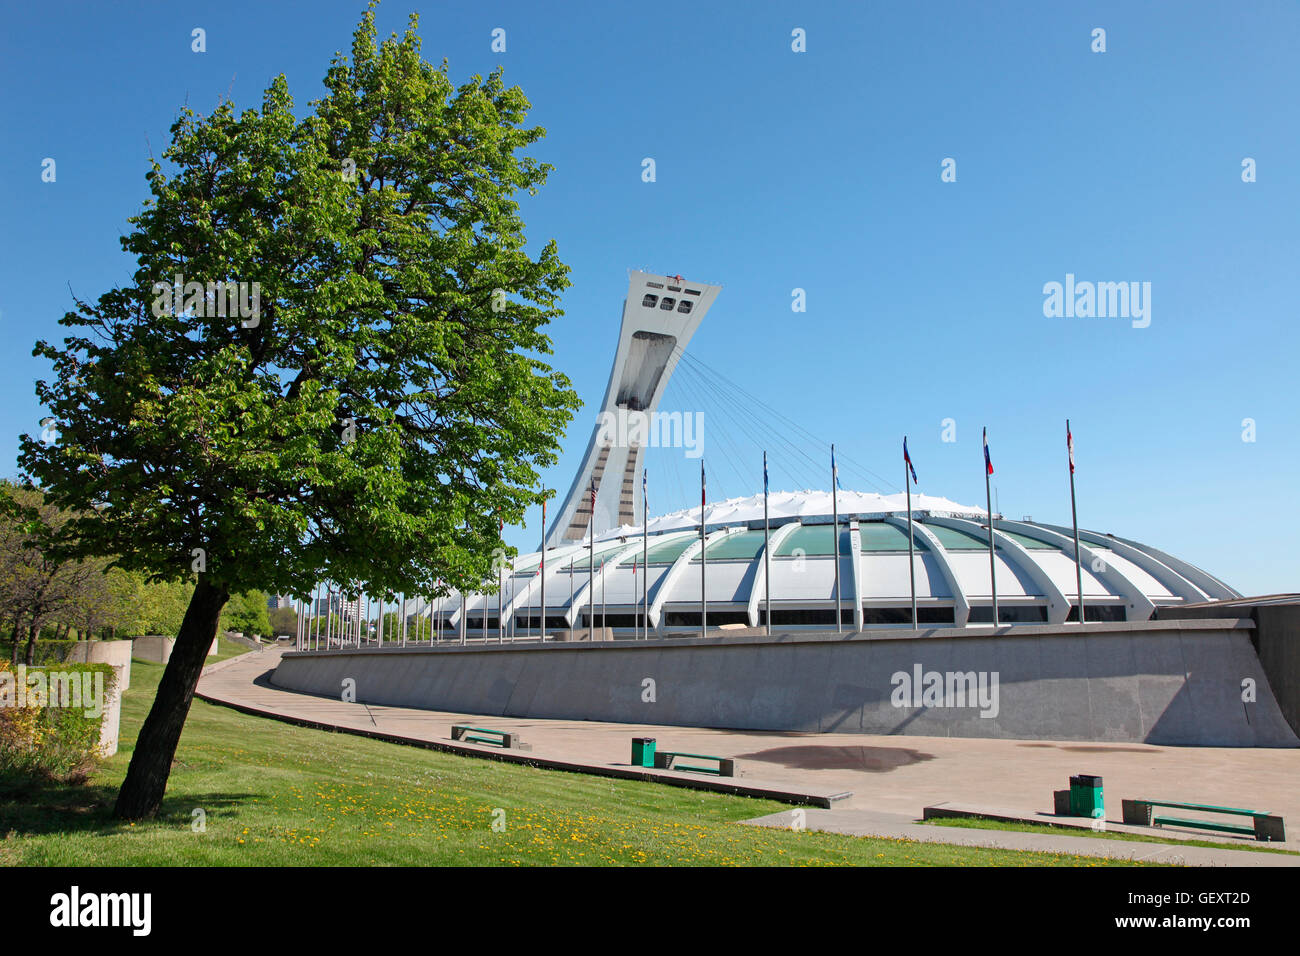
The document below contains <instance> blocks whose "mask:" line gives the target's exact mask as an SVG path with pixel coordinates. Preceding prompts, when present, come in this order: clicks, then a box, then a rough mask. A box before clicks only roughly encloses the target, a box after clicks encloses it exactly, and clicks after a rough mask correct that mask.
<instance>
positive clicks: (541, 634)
mask: <svg viewBox="0 0 1300 956" xmlns="http://www.w3.org/2000/svg"><path fill="white" fill-rule="evenodd" d="M540 568H541V573H542V580H541V583H540V585H539V588H540V590H541V592H542V621H541V627H540V628H539V629H538V633H537V636H538V637H539V638H540V639H541V640H543V641H545V640H546V489H545V488H543V489H542V563H541V565H540Z"/></svg>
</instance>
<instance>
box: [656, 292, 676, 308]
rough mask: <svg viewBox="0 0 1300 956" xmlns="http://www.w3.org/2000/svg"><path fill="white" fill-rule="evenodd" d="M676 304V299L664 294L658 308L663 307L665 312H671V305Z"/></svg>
mask: <svg viewBox="0 0 1300 956" xmlns="http://www.w3.org/2000/svg"><path fill="white" fill-rule="evenodd" d="M676 304H677V300H676V299H674V298H673V297H672V296H670V295H666V296H664V298H663V301H662V302H660V303H659V308H661V309H663V310H664V311H665V312H671V311H672V310H673V306H675V305H676Z"/></svg>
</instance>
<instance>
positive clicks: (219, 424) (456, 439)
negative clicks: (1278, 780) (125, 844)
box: [21, 6, 578, 819]
mask: <svg viewBox="0 0 1300 956" xmlns="http://www.w3.org/2000/svg"><path fill="white" fill-rule="evenodd" d="M415 26H416V20H415V17H414V16H413V17H412V18H411V25H410V28H409V29H408V30H407V32H406V33H405V34H404V35H403V36H401V37H396V36H395V37H393V38H391V39H389V40H386V41H384V42H383V43H382V44H381V43H378V42H377V40H376V32H375V27H374V10H373V6H372V7H371V9H370V10H368V11H367V12H366V14H365V15H364V17H363V19H362V22H361V24H360V25H359V27H358V28H357V30H356V33H355V35H354V37H353V43H352V51H351V57H350V59H349V58H348V57H345V56H344V55H342V54H339V55H337V56H336V57H335V59H334V60H333V62H332V64H331V66H330V68H329V71H328V73H327V75H326V78H325V95H324V97H323V98H322V99H321V100H320V101H318V102H316V103H315V104H314V106H313V109H312V110H311V111H310V113H309V114H308V115H306V116H305V117H304V118H303V119H301V120H299V119H297V118H296V117H295V116H294V114H293V111H292V107H293V103H292V100H291V98H290V96H289V91H288V83H287V81H286V80H285V78H284V77H283V76H279V77H276V78H275V79H274V80H273V81H272V83H271V85H270V87H269V88H268V89H267V90H266V92H265V95H264V97H263V101H262V106H261V109H260V110H246V111H244V112H242V113H239V114H236V112H235V110H234V108H233V107H232V106H231V105H230V104H229V103H223V104H222V105H220V106H219V107H218V108H217V109H216V110H215V111H214V112H213V113H212V114H211V115H209V116H199V115H197V114H195V113H194V112H193V111H191V110H188V109H186V110H184V111H182V113H181V115H180V118H179V119H178V120H177V121H176V123H175V124H174V125H173V127H172V141H171V144H170V146H169V147H168V148H167V150H166V152H165V153H164V157H165V159H166V161H167V162H168V163H169V164H170V165H169V167H168V169H167V170H164V169H163V167H162V166H161V165H159V164H156V163H155V164H154V165H153V168H152V171H151V172H150V173H149V185H150V189H151V191H152V198H151V199H150V200H149V201H148V203H147V204H146V208H145V209H144V211H143V212H142V213H141V214H140V215H138V216H136V217H134V218H133V219H132V220H131V222H132V224H133V227H134V228H133V231H131V232H130V234H129V235H127V236H125V237H124V239H123V241H122V242H123V248H124V249H125V250H126V251H127V252H128V253H130V254H132V255H133V256H135V257H136V259H137V264H138V268H137V271H136V273H135V276H134V282H133V284H131V285H128V286H124V287H119V288H114V289H112V290H110V291H108V292H106V293H104V294H103V295H101V296H100V297H99V298H98V300H97V301H95V302H94V303H90V302H78V303H77V310H76V311H75V312H69V313H68V314H67V315H65V316H64V318H63V319H62V320H61V323H62V324H63V325H64V326H65V327H66V328H68V329H70V330H71V334H70V335H69V336H68V337H66V338H65V339H64V340H63V343H62V345H61V346H58V345H54V344H50V343H47V342H44V341H42V342H38V343H37V345H36V348H35V354H36V355H38V356H42V357H45V358H47V359H49V360H50V361H51V362H52V363H53V373H54V374H53V379H52V381H41V382H38V383H37V388H36V390H37V395H38V397H39V398H40V400H41V402H42V403H43V404H44V405H45V406H46V407H47V408H48V409H49V413H50V415H51V416H52V417H53V418H54V419H55V421H56V422H57V428H58V440H57V441H54V442H49V443H46V442H42V441H38V440H36V439H33V438H32V437H31V436H27V435H24V436H22V439H21V442H22V456H21V462H22V466H23V468H24V469H25V470H26V472H27V474H29V475H31V476H32V477H33V478H34V479H35V480H36V481H38V482H39V483H40V485H41V486H42V487H43V488H44V489H45V491H46V493H47V494H48V495H49V497H50V499H51V500H52V501H53V502H55V503H56V504H58V505H59V506H60V507H63V508H66V509H70V510H71V511H73V512H75V517H74V518H72V519H71V520H70V521H69V522H68V524H67V526H66V528H65V533H64V534H62V535H61V537H60V546H61V547H62V548H64V549H65V553H67V554H69V555H71V556H74V557H89V556H106V555H115V556H116V560H117V562H118V563H119V564H120V565H121V566H122V567H124V568H127V569H129V570H135V571H139V572H142V573H144V574H145V575H146V576H148V577H149V578H150V579H151V580H161V581H174V582H176V581H185V580H188V579H189V578H190V577H191V575H195V580H196V583H195V586H194V590H193V593H192V596H191V598H190V602H189V605H188V607H187V609H186V612H185V616H184V620H183V621H182V623H181V625H180V628H179V631H178V635H177V643H176V646H175V648H174V650H173V653H172V656H171V659H170V661H169V662H168V664H167V668H166V670H165V672H164V674H163V677H162V680H161V681H160V683H159V686H158V691H157V695H156V698H155V700H154V703H153V707H152V709H151V710H150V712H149V715H148V717H147V718H146V720H145V721H144V724H143V726H142V727H141V730H140V733H139V737H138V739H137V741H136V746H135V749H134V752H133V753H132V757H131V763H130V766H129V768H128V770H127V774H126V779H125V780H124V782H123V784H122V788H121V791H120V792H119V794H118V800H117V804H116V807H115V811H114V812H115V813H116V815H117V816H119V817H122V818H131V819H135V818H141V817H148V816H152V815H154V814H155V813H156V812H157V811H158V808H159V806H160V804H161V802H162V799H163V795H164V792H165V790H166V784H167V777H168V774H169V772H170V768H171V765H172V760H173V757H174V755H175V751H176V746H177V743H178V742H179V740H180V736H181V731H182V729H183V727H184V723H185V717H186V715H187V713H188V712H189V707H190V702H191V699H192V696H193V693H194V687H195V685H196V684H197V682H198V679H199V674H200V672H201V670H202V668H203V665H204V663H205V661H206V655H207V651H208V647H209V645H210V644H211V642H212V639H213V637H214V636H215V634H216V632H217V626H218V623H219V619H220V616H221V612H222V609H223V608H224V607H225V605H226V603H227V601H228V600H229V599H230V596H231V595H232V594H238V593H240V592H244V591H248V590H250V589H252V588H254V587H266V588H268V589H271V590H273V591H274V592H275V593H279V594H306V593H308V592H309V591H310V590H311V587H312V585H313V583H314V582H316V581H318V580H330V581H334V582H336V583H337V584H338V585H340V586H342V587H344V588H345V589H346V590H347V592H348V593H352V594H356V593H362V592H364V593H371V594H389V595H391V594H392V593H393V592H394V591H402V592H404V593H412V594H414V593H420V594H439V593H447V592H448V590H449V589H457V588H462V587H463V588H466V589H472V588H473V587H475V586H476V585H477V584H478V583H479V582H480V581H483V580H486V579H488V578H490V577H492V573H491V566H492V559H493V550H494V549H495V548H499V547H501V540H500V537H499V533H498V526H497V521H498V517H499V518H501V519H503V520H505V521H510V522H517V521H520V520H522V517H523V514H524V510H525V509H526V508H527V507H529V506H530V505H533V504H536V503H538V502H539V501H540V500H541V494H540V492H539V491H538V490H537V484H538V477H537V469H538V468H539V467H543V466H546V465H549V464H552V463H553V462H554V461H555V457H556V456H555V451H556V448H557V444H558V440H559V437H560V435H561V434H562V432H563V429H564V426H565V425H566V424H567V423H568V421H569V420H570V418H571V417H572V414H573V411H574V409H576V408H577V406H578V401H577V398H576V396H575V395H574V393H573V391H572V389H571V388H570V386H569V381H568V379H567V378H565V377H564V376H563V375H560V374H558V373H555V372H553V371H552V370H551V369H550V367H549V366H548V365H547V364H546V362H545V360H544V358H545V356H547V355H549V354H550V351H551V347H550V340H549V339H548V338H547V336H546V334H545V332H544V329H545V326H546V325H547V323H548V322H549V321H550V320H551V319H552V318H554V317H556V316H559V315H561V314H562V313H561V310H560V309H559V295H560V293H561V292H562V291H563V289H564V288H565V287H566V286H567V285H568V268H567V267H566V266H565V265H564V264H563V263H562V262H561V261H560V259H559V256H558V253H557V251H556V247H555V244H554V242H553V241H552V242H548V243H546V244H545V245H543V246H541V247H540V248H538V250H537V254H536V257H533V256H530V254H529V253H528V251H527V240H526V238H525V236H524V223H523V221H522V220H521V218H520V216H519V207H518V202H517V199H516V195H517V194H518V193H521V192H523V193H529V194H531V193H533V192H535V191H536V189H537V188H538V186H540V185H541V184H542V183H543V182H544V181H545V179H546V175H547V173H548V171H549V167H548V166H546V165H544V164H541V163H538V162H537V161H536V160H534V159H532V158H530V157H528V156H525V155H523V154H522V151H523V150H524V149H525V148H527V147H528V146H529V145H531V144H533V143H534V142H536V141H537V140H538V139H539V138H540V137H541V136H543V135H544V131H543V130H541V129H540V128H526V127H524V126H523V125H521V124H522V123H523V122H524V120H525V119H526V116H527V111H528V109H529V103H528V101H527V99H526V98H525V96H524V94H523V93H522V91H520V90H519V89H518V88H507V87H506V86H505V85H504V83H503V82H502V78H501V74H500V71H497V72H493V73H492V74H491V75H489V76H488V77H487V78H486V79H483V78H481V77H477V76H476V77H473V78H472V79H471V80H470V81H469V82H467V83H465V84H464V85H462V86H460V87H456V86H455V85H454V84H453V83H452V81H451V79H450V77H449V75H448V71H447V67H446V64H443V66H442V67H441V68H438V67H434V66H432V65H431V64H429V63H427V62H425V61H424V59H423V58H422V57H421V55H420V42H419V38H418V36H417V35H416V31H415ZM178 275H179V276H180V277H181V279H180V281H181V282H182V283H185V284H186V285H184V286H182V288H181V289H180V290H178V291H179V292H180V293H183V296H182V295H181V294H173V290H172V284H173V282H174V277H176V276H178ZM226 283H232V284H234V285H235V286H237V291H238V292H239V294H240V296H243V299H242V301H243V303H244V304H245V305H247V304H249V303H251V304H252V305H253V308H251V310H244V309H242V308H241V309H240V310H238V311H239V313H240V314H238V315H236V316H231V315H229V314H228V308H227V307H226V305H227V297H226V294H225V292H224V291H223V290H225V289H227V286H226V285H225V284H226ZM252 283H257V284H258V285H257V287H256V289H253V287H252ZM254 293H256V295H254ZM168 300H170V301H168ZM178 300H179V301H178ZM218 301H219V302H220V304H221V307H220V308H218ZM244 311H249V312H250V314H248V315H245V314H243V313H244ZM439 578H440V579H441V581H442V582H443V583H442V585H441V586H440V587H439V586H437V585H436V584H435V581H436V580H437V579H439Z"/></svg>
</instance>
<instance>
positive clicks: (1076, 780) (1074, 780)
mask: <svg viewBox="0 0 1300 956" xmlns="http://www.w3.org/2000/svg"><path fill="white" fill-rule="evenodd" d="M1070 814H1071V815H1072V816H1076V817H1088V818H1089V819H1091V820H1098V819H1101V818H1104V817H1105V816H1106V803H1105V800H1104V798H1103V796H1102V790H1101V777H1095V776H1093V775H1092V774H1088V773H1081V774H1077V775H1076V776H1073V777H1071V778H1070Z"/></svg>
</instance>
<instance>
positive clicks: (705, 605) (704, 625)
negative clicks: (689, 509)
mask: <svg viewBox="0 0 1300 956" xmlns="http://www.w3.org/2000/svg"><path fill="white" fill-rule="evenodd" d="M707 501H708V494H707V486H706V485H705V483H704V459H703V458H701V459H700V637H708V636H709V592H708V590H707V589H706V588H705V584H704V579H705V568H706V567H707V566H708V563H709V562H708V556H707V555H706V554H705V553H704V550H705V548H704V546H705V544H706V543H707V535H706V533H705V523H704V507H705V503H706V502H707Z"/></svg>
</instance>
